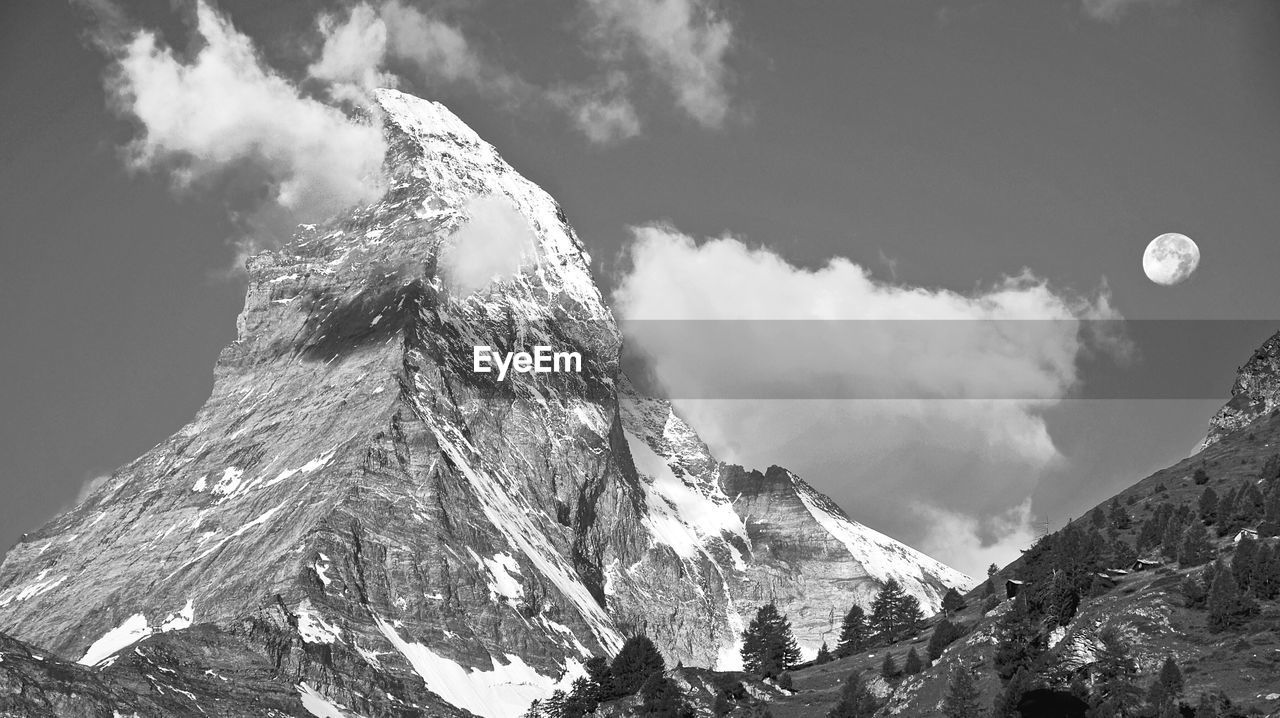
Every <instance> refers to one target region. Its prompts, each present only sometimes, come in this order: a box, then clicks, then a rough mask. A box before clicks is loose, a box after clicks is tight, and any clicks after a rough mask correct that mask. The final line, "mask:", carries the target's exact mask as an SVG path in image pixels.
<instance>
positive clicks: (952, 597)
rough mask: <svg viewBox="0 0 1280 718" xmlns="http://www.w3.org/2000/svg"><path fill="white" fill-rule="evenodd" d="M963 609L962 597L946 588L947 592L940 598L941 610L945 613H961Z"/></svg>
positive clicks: (952, 589)
mask: <svg viewBox="0 0 1280 718" xmlns="http://www.w3.org/2000/svg"><path fill="white" fill-rule="evenodd" d="M964 607H965V602H964V596H961V595H960V592H959V591H957V590H955V588H948V589H947V592H946V593H945V594H943V596H942V610H944V611H946V612H947V613H955V612H956V611H963V610H964Z"/></svg>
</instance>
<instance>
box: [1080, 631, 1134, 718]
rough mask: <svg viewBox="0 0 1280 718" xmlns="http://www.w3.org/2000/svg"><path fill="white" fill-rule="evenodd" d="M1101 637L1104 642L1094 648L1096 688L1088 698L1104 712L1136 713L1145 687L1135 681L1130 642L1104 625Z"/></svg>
mask: <svg viewBox="0 0 1280 718" xmlns="http://www.w3.org/2000/svg"><path fill="white" fill-rule="evenodd" d="M1098 639H1099V642H1100V643H1101V644H1102V645H1101V647H1100V648H1099V649H1098V650H1097V651H1096V652H1095V661H1094V665H1093V674H1094V690H1093V695H1092V696H1090V700H1089V702H1090V704H1091V705H1093V706H1095V707H1096V708H1097V709H1100V710H1099V713H1100V714H1101V715H1114V716H1131V715H1134V714H1135V713H1134V712H1135V710H1136V709H1137V706H1138V704H1139V703H1141V701H1142V691H1141V690H1140V689H1139V688H1138V687H1137V685H1135V683H1134V679H1135V678H1136V676H1137V674H1138V667H1137V664H1135V663H1134V661H1133V658H1131V657H1130V656H1129V646H1128V644H1127V643H1125V642H1124V639H1123V638H1122V637H1121V636H1120V634H1119V633H1118V632H1117V631H1115V630H1114V629H1111V628H1104V629H1103V630H1102V631H1101V632H1100V633H1099V634H1098Z"/></svg>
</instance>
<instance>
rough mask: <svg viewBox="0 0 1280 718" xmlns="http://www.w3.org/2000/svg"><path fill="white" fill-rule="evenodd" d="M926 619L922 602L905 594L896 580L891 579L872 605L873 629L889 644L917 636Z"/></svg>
mask: <svg viewBox="0 0 1280 718" xmlns="http://www.w3.org/2000/svg"><path fill="white" fill-rule="evenodd" d="M923 619H924V612H923V611H921V610H920V601H919V600H918V599H916V597H915V596H909V595H907V594H906V593H904V592H903V590H902V586H901V585H900V584H899V583H898V582H897V580H895V579H892V578H891V579H889V581H888V582H887V583H886V584H885V585H884V588H882V589H880V593H879V594H877V595H876V598H875V601H873V602H872V604H871V627H872V629H873V630H874V631H875V632H876V635H878V636H879V637H880V638H882V639H884V640H885V641H887V642H889V643H896V642H897V641H898V640H899V639H901V638H903V637H905V636H909V635H913V634H915V632H916V630H917V628H918V626H919V623H920V621H921V620H923Z"/></svg>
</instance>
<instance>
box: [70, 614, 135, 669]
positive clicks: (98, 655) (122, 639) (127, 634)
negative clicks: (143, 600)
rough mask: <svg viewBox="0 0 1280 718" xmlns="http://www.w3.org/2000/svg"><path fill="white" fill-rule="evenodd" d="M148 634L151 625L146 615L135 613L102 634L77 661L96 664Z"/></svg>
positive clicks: (82, 663) (89, 664) (87, 664)
mask: <svg viewBox="0 0 1280 718" xmlns="http://www.w3.org/2000/svg"><path fill="white" fill-rule="evenodd" d="M150 635H151V627H150V626H148V625H147V617H146V616H145V615H143V614H141V613H135V614H133V615H132V616H130V617H128V618H126V619H125V620H124V622H123V623H121V624H120V625H119V626H116V627H115V628H113V629H111V630H110V631H107V632H106V633H104V634H102V637H101V638H99V639H98V640H96V641H94V642H93V644H92V645H91V646H89V650H87V651H85V652H84V655H83V656H81V657H80V660H79V661H77V662H78V663H80V664H81V665H85V666H96V665H98V664H100V663H102V662H103V661H105V660H107V659H108V658H110V657H111V656H114V655H115V654H117V653H119V652H120V651H122V650H124V649H126V648H128V647H129V646H132V645H133V644H135V643H137V642H138V641H141V640H142V639H144V638H146V637H147V636H150Z"/></svg>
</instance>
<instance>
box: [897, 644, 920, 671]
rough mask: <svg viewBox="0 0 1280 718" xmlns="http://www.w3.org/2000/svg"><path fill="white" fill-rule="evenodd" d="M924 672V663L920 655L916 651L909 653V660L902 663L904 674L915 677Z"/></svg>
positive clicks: (912, 650)
mask: <svg viewBox="0 0 1280 718" xmlns="http://www.w3.org/2000/svg"><path fill="white" fill-rule="evenodd" d="M923 670H924V661H921V660H920V654H919V653H916V649H914V648H912V649H911V650H909V651H907V659H906V660H905V661H903V662H902V672H903V673H904V674H906V675H908V676H914V675H916V674H917V673H919V672H920V671H923Z"/></svg>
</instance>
